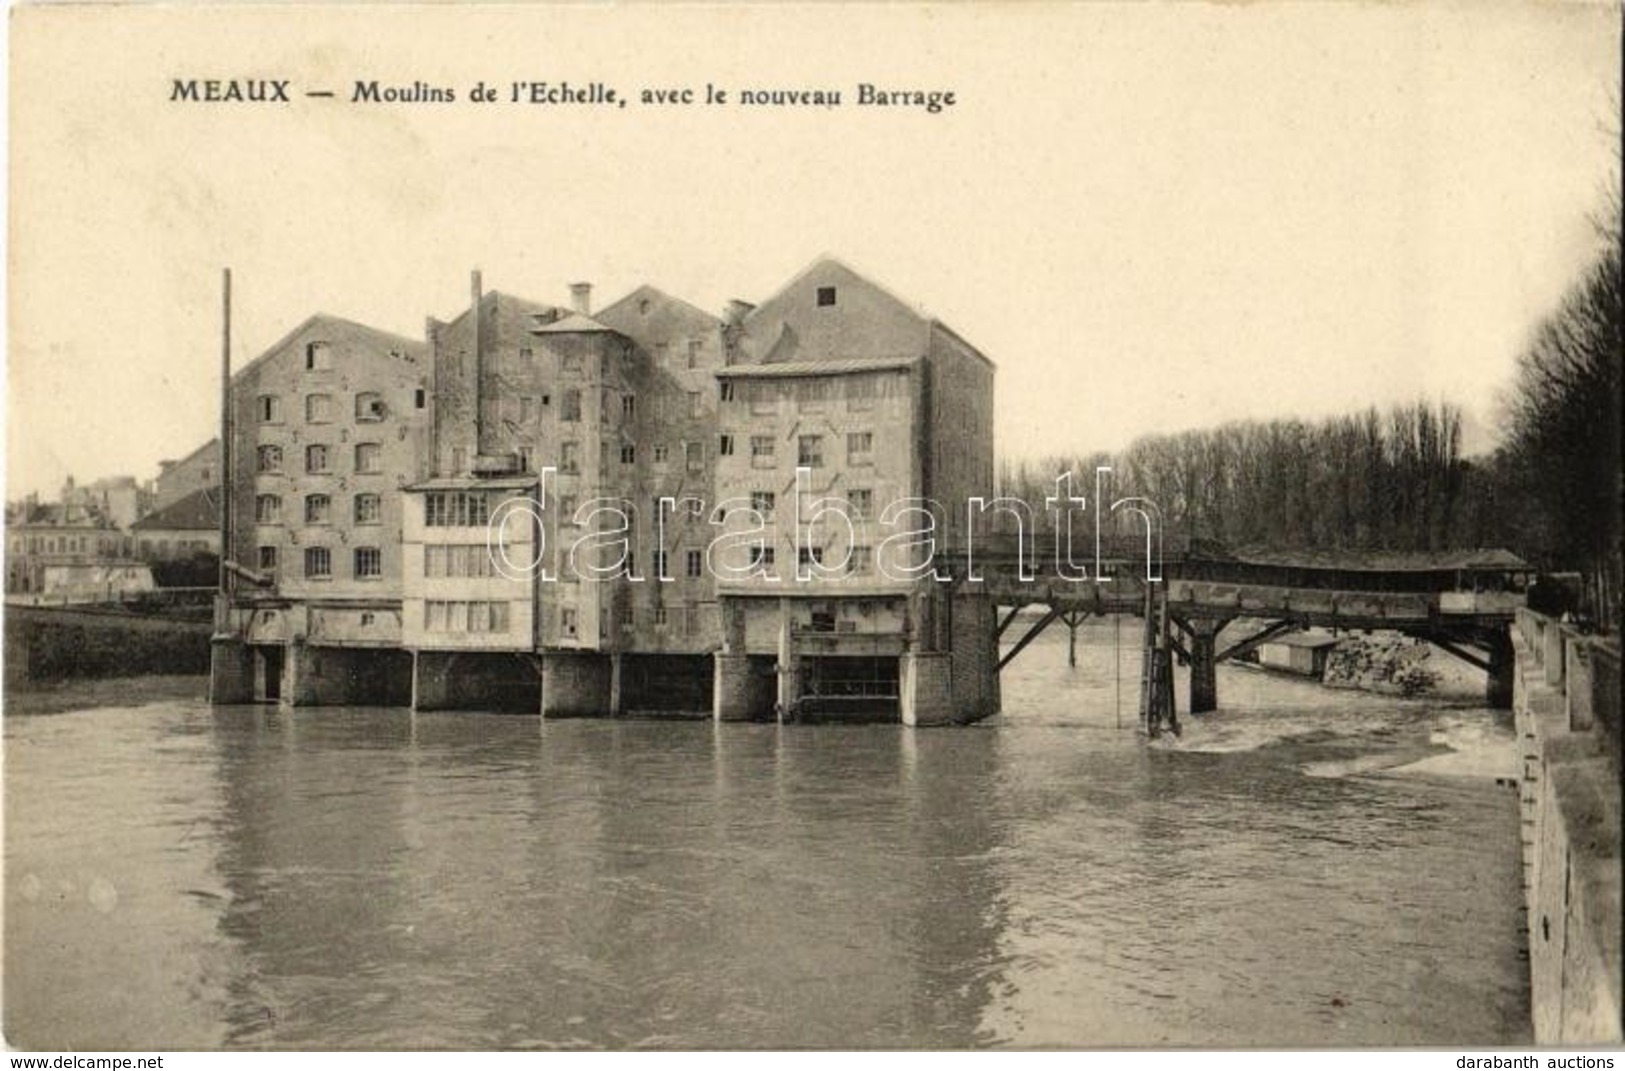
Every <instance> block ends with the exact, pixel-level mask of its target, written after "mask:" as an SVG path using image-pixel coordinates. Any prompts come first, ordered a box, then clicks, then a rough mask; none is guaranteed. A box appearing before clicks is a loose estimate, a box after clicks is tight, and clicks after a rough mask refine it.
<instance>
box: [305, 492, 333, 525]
mask: <svg viewBox="0 0 1625 1071" xmlns="http://www.w3.org/2000/svg"><path fill="white" fill-rule="evenodd" d="M332 513H333V500H332V499H331V498H328V497H327V496H326V495H306V496H305V523H306V524H326V523H327V522H328V521H330V520H332Z"/></svg>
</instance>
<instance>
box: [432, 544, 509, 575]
mask: <svg viewBox="0 0 1625 1071" xmlns="http://www.w3.org/2000/svg"><path fill="white" fill-rule="evenodd" d="M494 571H495V566H494V565H493V564H492V560H491V548H489V547H487V546H486V545H485V544H484V543H455V544H453V543H436V544H430V545H429V546H426V547H424V548H423V575H424V576H426V577H429V578H430V579H435V580H438V579H444V578H446V577H454V578H459V579H460V578H469V577H473V578H480V577H488V576H491V575H493V573H494Z"/></svg>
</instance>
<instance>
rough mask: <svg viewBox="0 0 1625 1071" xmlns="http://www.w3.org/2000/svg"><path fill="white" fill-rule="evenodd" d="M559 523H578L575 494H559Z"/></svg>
mask: <svg viewBox="0 0 1625 1071" xmlns="http://www.w3.org/2000/svg"><path fill="white" fill-rule="evenodd" d="M559 523H560V524H574V523H576V496H575V495H560V496H559Z"/></svg>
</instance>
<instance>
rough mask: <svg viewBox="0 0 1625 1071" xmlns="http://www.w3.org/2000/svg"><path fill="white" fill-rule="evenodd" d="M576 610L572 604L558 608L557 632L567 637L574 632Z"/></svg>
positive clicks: (573, 634) (571, 635)
mask: <svg viewBox="0 0 1625 1071" xmlns="http://www.w3.org/2000/svg"><path fill="white" fill-rule="evenodd" d="M576 627H577V625H576V611H575V607H573V606H566V607H564V608H562V609H561V610H559V632H560V633H562V634H563V635H565V636H568V637H574V636H575V634H576Z"/></svg>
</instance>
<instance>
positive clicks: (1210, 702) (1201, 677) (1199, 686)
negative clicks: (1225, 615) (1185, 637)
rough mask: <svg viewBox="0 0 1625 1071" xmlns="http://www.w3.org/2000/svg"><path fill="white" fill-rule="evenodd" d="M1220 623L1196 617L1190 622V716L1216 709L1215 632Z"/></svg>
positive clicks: (1217, 664) (1216, 643)
mask: <svg viewBox="0 0 1625 1071" xmlns="http://www.w3.org/2000/svg"><path fill="white" fill-rule="evenodd" d="M1224 625H1225V623H1224V622H1223V621H1219V620H1216V619H1214V618H1205V617H1198V618H1195V619H1193V620H1192V621H1191V622H1190V656H1191V701H1190V712H1191V713H1192V714H1206V713H1209V712H1210V711H1214V710H1217V709H1218V708H1219V658H1218V640H1219V631H1220V630H1221V629H1222V628H1224Z"/></svg>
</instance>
